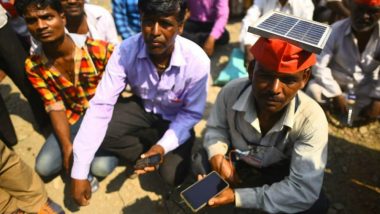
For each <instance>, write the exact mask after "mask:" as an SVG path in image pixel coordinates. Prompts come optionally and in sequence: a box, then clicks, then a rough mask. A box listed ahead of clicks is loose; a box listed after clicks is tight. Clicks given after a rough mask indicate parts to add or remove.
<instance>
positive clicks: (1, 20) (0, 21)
mask: <svg viewBox="0 0 380 214" xmlns="http://www.w3.org/2000/svg"><path fill="white" fill-rule="evenodd" d="M7 21H8V17H7V11H6V10H5V9H4V8H3V6H1V5H0V29H1V28H2V27H4V25H5V24H7Z"/></svg>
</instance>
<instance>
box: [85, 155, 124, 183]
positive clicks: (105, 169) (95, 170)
mask: <svg viewBox="0 0 380 214" xmlns="http://www.w3.org/2000/svg"><path fill="white" fill-rule="evenodd" d="M117 164H118V159H117V157H95V158H94V160H93V161H92V163H91V173H92V174H93V175H94V176H96V177H101V178H103V177H106V176H107V175H109V174H111V172H112V171H113V170H114V169H115V168H116V166H117Z"/></svg>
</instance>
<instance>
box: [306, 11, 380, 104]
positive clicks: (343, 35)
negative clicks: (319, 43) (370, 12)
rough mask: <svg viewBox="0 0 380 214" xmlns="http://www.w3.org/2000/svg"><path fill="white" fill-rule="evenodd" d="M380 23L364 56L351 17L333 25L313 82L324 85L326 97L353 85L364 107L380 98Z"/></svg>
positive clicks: (318, 59) (339, 93) (318, 60)
mask: <svg viewBox="0 0 380 214" xmlns="http://www.w3.org/2000/svg"><path fill="white" fill-rule="evenodd" d="M379 24H380V22H379ZM379 24H378V25H377V27H376V28H375V29H374V31H373V33H372V35H371V37H370V39H369V41H368V43H367V45H366V47H365V49H364V51H363V52H362V53H360V52H359V48H358V41H357V39H356V37H355V36H354V34H353V32H352V30H351V19H350V18H346V19H343V20H341V21H338V22H336V23H334V24H333V25H332V33H331V35H330V38H329V40H328V41H327V43H326V46H325V47H324V49H323V51H322V53H321V54H320V55H319V56H318V58H317V64H316V65H315V66H314V67H313V76H314V80H315V81H316V83H317V84H319V85H321V86H322V94H323V95H324V96H326V97H328V98H331V97H335V96H338V95H341V94H342V89H343V91H344V89H345V86H346V84H347V83H348V82H353V83H354V84H355V91H356V96H357V99H358V101H360V102H361V103H363V104H362V105H365V103H367V104H368V102H369V101H370V98H377V99H379V98H380V80H379V70H380V62H379V61H378V60H375V59H374V57H375V56H380V28H379Z"/></svg>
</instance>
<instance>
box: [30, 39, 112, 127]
mask: <svg viewBox="0 0 380 214" xmlns="http://www.w3.org/2000/svg"><path fill="white" fill-rule="evenodd" d="M70 37H71V38H72V39H73V41H74V42H75V45H76V49H75V56H74V61H75V62H74V64H75V82H74V83H73V82H71V81H70V80H68V79H66V78H65V77H64V76H63V75H62V74H61V73H60V72H59V71H58V70H57V69H56V68H55V67H54V66H53V65H52V64H51V63H50V62H49V60H48V59H47V57H46V56H45V55H44V53H42V52H41V53H39V54H37V53H36V54H35V55H32V56H30V57H28V58H27V59H26V62H25V68H26V72H27V75H28V78H29V80H30V82H31V83H32V85H33V87H34V88H35V89H37V91H38V92H39V94H40V95H41V98H42V100H43V101H44V104H45V109H46V111H47V112H50V111H54V110H66V116H67V119H68V121H69V123H70V125H73V124H74V123H76V122H77V121H78V119H79V118H80V117H81V115H83V114H84V112H85V110H86V109H87V108H88V106H89V100H90V99H91V97H92V96H93V95H94V94H95V90H96V87H97V85H98V82H99V80H100V79H101V77H102V74H103V71H104V69H105V65H106V64H107V61H108V58H109V57H110V55H111V53H112V50H113V45H111V44H109V43H106V42H104V41H100V40H93V39H91V38H88V39H87V40H86V37H85V36H81V35H76V34H70Z"/></svg>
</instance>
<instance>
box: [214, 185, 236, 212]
mask: <svg viewBox="0 0 380 214" xmlns="http://www.w3.org/2000/svg"><path fill="white" fill-rule="evenodd" d="M232 203H235V192H234V190H233V189H231V188H230V187H228V188H227V189H225V190H224V191H223V192H221V193H220V194H219V195H217V196H215V197H213V198H211V199H210V200H209V201H208V205H209V206H210V207H217V206H220V205H225V204H232Z"/></svg>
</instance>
